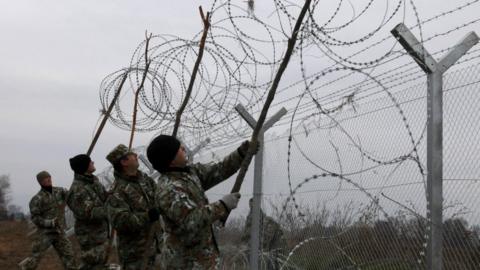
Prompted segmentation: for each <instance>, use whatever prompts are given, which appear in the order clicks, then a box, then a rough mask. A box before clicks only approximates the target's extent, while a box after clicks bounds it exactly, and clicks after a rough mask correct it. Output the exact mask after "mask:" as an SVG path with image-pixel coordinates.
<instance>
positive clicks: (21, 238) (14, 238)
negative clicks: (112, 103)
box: [0, 221, 115, 270]
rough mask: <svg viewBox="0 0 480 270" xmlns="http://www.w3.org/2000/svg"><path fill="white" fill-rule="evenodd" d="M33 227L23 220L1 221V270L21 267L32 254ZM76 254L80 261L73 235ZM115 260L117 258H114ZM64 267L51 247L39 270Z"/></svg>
mask: <svg viewBox="0 0 480 270" xmlns="http://www.w3.org/2000/svg"><path fill="white" fill-rule="evenodd" d="M31 230H32V228H29V227H28V224H27V222H25V221H23V222H21V221H0V270H13V269H19V267H18V263H19V262H20V261H22V260H23V259H24V258H26V257H27V256H29V255H30V248H31V241H32V239H31V238H32V237H28V236H27V234H28V232H30V231H31ZM70 240H71V241H72V244H73V247H74V250H75V255H76V256H77V261H78V255H79V252H78V250H79V249H78V244H77V242H76V240H75V237H71V239H70ZM112 261H115V258H112ZM61 269H63V267H62V264H61V261H60V259H59V258H58V256H57V254H56V252H55V251H54V250H53V249H50V250H49V251H48V252H47V253H46V254H45V256H44V257H43V258H42V260H41V261H40V264H39V267H38V268H37V270H61Z"/></svg>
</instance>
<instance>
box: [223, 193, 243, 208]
mask: <svg viewBox="0 0 480 270" xmlns="http://www.w3.org/2000/svg"><path fill="white" fill-rule="evenodd" d="M239 200H240V193H238V192H235V193H232V194H228V195H225V196H223V198H222V199H220V201H222V202H223V205H225V206H226V207H227V210H228V211H232V209H235V208H237V205H238V201H239Z"/></svg>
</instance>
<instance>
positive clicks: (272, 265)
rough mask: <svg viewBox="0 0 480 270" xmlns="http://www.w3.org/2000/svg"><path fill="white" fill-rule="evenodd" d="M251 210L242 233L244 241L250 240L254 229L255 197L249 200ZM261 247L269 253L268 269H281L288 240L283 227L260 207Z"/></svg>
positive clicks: (263, 251) (264, 251)
mask: <svg viewBox="0 0 480 270" xmlns="http://www.w3.org/2000/svg"><path fill="white" fill-rule="evenodd" d="M249 205H250V212H249V213H248V215H247V219H246V221H245V228H244V230H243V234H242V241H243V242H247V243H248V242H249V241H250V233H251V230H252V206H253V198H252V199H250V201H249ZM260 247H261V249H262V253H267V254H268V259H267V260H266V263H267V265H266V266H267V267H266V269H268V270H275V269H280V266H281V262H282V261H283V260H284V256H285V252H286V251H287V240H286V238H285V234H284V233H283V230H282V227H281V226H280V224H278V223H277V222H276V221H275V220H274V219H273V218H271V217H269V216H267V215H265V213H264V212H263V211H262V210H261V209H260Z"/></svg>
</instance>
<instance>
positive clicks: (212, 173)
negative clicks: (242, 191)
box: [155, 151, 243, 269]
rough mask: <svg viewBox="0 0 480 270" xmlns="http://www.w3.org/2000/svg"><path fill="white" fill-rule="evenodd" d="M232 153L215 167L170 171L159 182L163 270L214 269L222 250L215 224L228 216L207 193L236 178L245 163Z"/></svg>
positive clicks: (157, 197) (206, 166) (223, 207)
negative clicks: (221, 183) (209, 198)
mask: <svg viewBox="0 0 480 270" xmlns="http://www.w3.org/2000/svg"><path fill="white" fill-rule="evenodd" d="M242 159H243V158H242V156H241V155H240V154H239V153H238V152H237V151H235V152H233V153H232V154H230V155H229V156H227V157H226V158H225V159H224V160H223V161H222V162H220V163H217V164H214V165H203V164H195V165H193V166H191V167H186V168H182V169H176V168H171V169H170V170H169V171H167V172H164V173H163V174H162V175H161V176H160V177H159V180H158V188H157V194H156V196H155V200H156V204H157V207H158V208H159V209H160V212H161V213H162V214H163V216H162V217H163V220H164V223H165V225H164V226H165V234H164V245H163V248H162V252H161V258H162V260H161V262H162V268H161V269H214V268H215V267H216V264H217V261H218V256H219V251H218V247H217V243H216V241H215V238H214V235H213V232H212V223H213V222H214V221H217V220H220V219H221V218H223V217H225V215H226V214H227V209H226V208H225V206H224V205H223V203H222V202H221V201H217V202H214V203H210V204H209V202H208V199H207V196H206V195H205V191H206V190H208V189H210V188H211V187H213V186H215V185H217V184H218V183H220V182H222V181H224V180H225V179H227V178H228V177H230V176H231V175H233V174H234V173H235V172H236V171H237V170H238V168H239V166H240V164H241V162H242Z"/></svg>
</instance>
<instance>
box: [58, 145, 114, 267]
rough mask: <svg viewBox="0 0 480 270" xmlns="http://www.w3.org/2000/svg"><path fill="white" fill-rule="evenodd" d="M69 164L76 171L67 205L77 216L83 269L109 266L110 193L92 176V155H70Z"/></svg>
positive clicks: (93, 169) (76, 229) (93, 168)
mask: <svg viewBox="0 0 480 270" xmlns="http://www.w3.org/2000/svg"><path fill="white" fill-rule="evenodd" d="M70 167H71V168H72V170H73V171H74V173H75V174H74V180H73V183H72V186H71V187H70V190H69V194H68V200H67V204H68V207H69V208H70V209H71V210H72V211H73V214H74V216H75V227H74V228H75V235H76V236H77V240H78V243H79V244H80V250H81V252H80V257H81V259H82V264H81V266H80V269H81V270H83V269H85V270H86V269H89V270H98V269H107V266H106V265H105V264H106V258H107V254H106V252H107V249H108V248H107V247H108V236H109V231H108V216H107V210H106V206H105V203H106V200H107V192H106V190H105V188H104V187H103V185H102V184H101V183H100V181H99V180H98V178H97V177H96V176H95V175H93V172H94V171H95V165H94V164H93V161H92V160H91V159H90V157H89V156H87V155H83V154H82V155H77V156H75V157H73V158H71V159H70Z"/></svg>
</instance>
